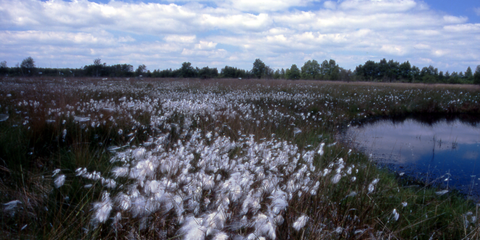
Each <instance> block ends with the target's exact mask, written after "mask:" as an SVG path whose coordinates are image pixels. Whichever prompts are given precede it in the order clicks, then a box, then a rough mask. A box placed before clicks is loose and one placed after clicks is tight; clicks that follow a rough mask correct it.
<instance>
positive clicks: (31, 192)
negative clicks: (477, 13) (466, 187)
mask: <svg viewBox="0 0 480 240" xmlns="http://www.w3.org/2000/svg"><path fill="white" fill-rule="evenodd" d="M0 83H1V86H2V87H1V88H0V89H1V90H0V114H3V115H2V116H3V117H1V118H0V119H5V116H8V117H7V118H6V119H5V120H2V121H1V122H0V191H1V195H0V202H1V203H2V209H1V211H2V215H3V216H4V217H2V218H1V220H0V221H1V231H2V234H3V236H6V237H8V238H38V239H65V238H86V239H92V238H94V239H97V238H128V239H177V238H181V239H387V238H392V239H394V238H395V239H414V238H416V239H462V238H464V239H476V238H478V237H479V236H480V224H479V220H478V219H479V218H478V217H479V214H480V213H479V212H478V203H477V202H474V201H473V200H467V199H465V197H464V196H462V195H460V194H458V193H455V192H454V191H453V192H448V193H445V194H441V189H436V188H435V187H432V185H428V184H424V185H422V184H420V185H412V184H406V183H405V182H402V181H400V180H399V179H397V177H396V176H395V175H394V174H393V173H391V172H388V171H386V170H384V169H379V168H378V167H377V166H376V165H375V164H374V163H372V162H370V161H369V159H368V157H367V156H365V155H364V154H363V153H361V152H357V151H356V150H352V149H350V146H348V144H347V143H341V142H337V139H336V138H335V136H336V134H338V133H339V131H341V129H342V128H345V127H348V126H349V124H350V123H352V122H358V121H365V120H366V119H375V118H381V117H386V116H396V117H400V118H401V117H402V116H406V115H408V114H420V113H431V114H441V115H443V116H453V115H458V114H469V116H472V115H474V116H475V115H476V116H478V115H480V109H479V107H478V106H480V105H479V104H478V103H479V101H480V91H479V89H478V88H474V87H467V88H461V87H459V86H454V87H451V86H448V85H412V84H374V83H348V84H346V83H338V82H309V81H295V82H292V81H265V80H262V81H260V80H259V81H238V80H235V81H231V80H206V81H200V80H195V79H187V80H181V81H178V80H176V79H168V80H164V79H162V80H156V79H148V80H125V79H108V80H100V79H78V78H77V79H48V78H46V79H11V78H10V79H3V80H2V81H1V82H0Z"/></svg>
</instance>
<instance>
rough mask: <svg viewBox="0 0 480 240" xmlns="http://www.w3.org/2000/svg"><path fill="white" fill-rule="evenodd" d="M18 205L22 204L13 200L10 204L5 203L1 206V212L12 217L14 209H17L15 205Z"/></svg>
mask: <svg viewBox="0 0 480 240" xmlns="http://www.w3.org/2000/svg"><path fill="white" fill-rule="evenodd" d="M19 204H22V202H20V201H19V200H13V201H10V202H7V203H5V204H3V206H4V207H3V210H4V211H5V212H7V213H10V215H12V216H13V215H14V214H15V209H16V208H17V205H19Z"/></svg>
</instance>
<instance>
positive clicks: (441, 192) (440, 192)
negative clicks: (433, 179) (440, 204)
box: [435, 189, 448, 196]
mask: <svg viewBox="0 0 480 240" xmlns="http://www.w3.org/2000/svg"><path fill="white" fill-rule="evenodd" d="M446 193H448V190H446V189H445V190H442V191H438V192H435V194H437V195H439V196H442V195H444V194H446Z"/></svg>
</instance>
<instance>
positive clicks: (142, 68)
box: [135, 64, 147, 76]
mask: <svg viewBox="0 0 480 240" xmlns="http://www.w3.org/2000/svg"><path fill="white" fill-rule="evenodd" d="M146 72H147V66H145V64H141V65H138V68H137V70H135V74H136V75H137V76H140V75H143V74H144V73H146Z"/></svg>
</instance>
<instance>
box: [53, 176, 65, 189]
mask: <svg viewBox="0 0 480 240" xmlns="http://www.w3.org/2000/svg"><path fill="white" fill-rule="evenodd" d="M64 183H65V175H63V174H62V175H59V176H58V177H57V178H56V179H55V181H54V184H55V187H56V188H59V187H61V186H63V184H64Z"/></svg>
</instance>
